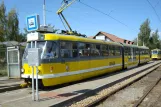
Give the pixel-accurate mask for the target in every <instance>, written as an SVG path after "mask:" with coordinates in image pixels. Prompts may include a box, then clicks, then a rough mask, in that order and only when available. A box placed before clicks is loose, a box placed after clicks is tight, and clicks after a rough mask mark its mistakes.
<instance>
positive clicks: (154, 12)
mask: <svg viewBox="0 0 161 107" xmlns="http://www.w3.org/2000/svg"><path fill="white" fill-rule="evenodd" d="M146 1H147V2H148V3H149V5H150V6H151V7H152V9H153V11H154V13H155V15H156V16H157V18H158V20H159V21H160V23H161V19H160V17H159V15H158V13H157V11H156V10H155V7H154V6H153V5H152V4H151V3H150V1H149V0H146Z"/></svg>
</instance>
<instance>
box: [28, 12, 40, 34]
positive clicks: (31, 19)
mask: <svg viewBox="0 0 161 107" xmlns="http://www.w3.org/2000/svg"><path fill="white" fill-rule="evenodd" d="M26 22H27V31H28V32H32V31H36V30H39V28H40V20H39V15H37V14H36V15H31V16H27V18H26Z"/></svg>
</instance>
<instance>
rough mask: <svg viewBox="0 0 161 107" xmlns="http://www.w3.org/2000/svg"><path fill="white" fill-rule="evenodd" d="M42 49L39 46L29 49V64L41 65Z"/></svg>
mask: <svg viewBox="0 0 161 107" xmlns="http://www.w3.org/2000/svg"><path fill="white" fill-rule="evenodd" d="M40 53H41V52H40V49H39V48H29V49H28V64H29V66H39V65H40V56H41V55H40Z"/></svg>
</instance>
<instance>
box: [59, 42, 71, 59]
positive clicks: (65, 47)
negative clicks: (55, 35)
mask: <svg viewBox="0 0 161 107" xmlns="http://www.w3.org/2000/svg"><path fill="white" fill-rule="evenodd" d="M60 52H61V53H60V55H61V57H62V58H72V43H71V42H64V41H61V42H60Z"/></svg>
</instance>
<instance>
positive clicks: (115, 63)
mask: <svg viewBox="0 0 161 107" xmlns="http://www.w3.org/2000/svg"><path fill="white" fill-rule="evenodd" d="M34 36H37V37H32V36H28V40H27V46H26V49H25V52H24V55H23V61H22V62H23V64H22V65H23V67H22V78H24V79H25V82H27V83H31V80H32V71H31V70H32V69H31V67H30V66H29V65H28V63H27V62H28V53H27V51H28V49H29V48H31V42H33V41H37V47H38V48H40V49H41V64H40V66H38V70H39V74H38V79H39V85H41V86H54V85H58V84H63V83H68V82H73V81H78V80H82V79H85V78H90V77H93V76H98V75H102V74H105V73H108V72H114V71H116V70H121V69H126V68H131V67H135V66H138V65H139V64H143V63H146V62H148V61H149V60H150V53H149V49H148V48H147V47H140V46H135V45H127V44H121V43H116V42H108V41H101V40H95V39H89V38H83V37H78V36H72V35H60V34H52V33H44V34H41V33H36V34H34ZM33 47H34V44H33ZM34 73H35V74H36V68H34Z"/></svg>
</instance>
